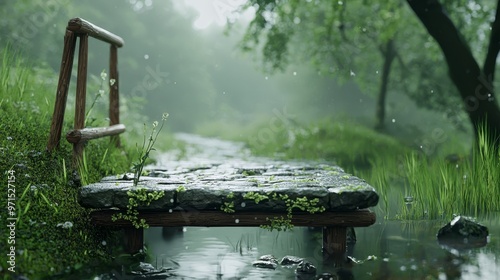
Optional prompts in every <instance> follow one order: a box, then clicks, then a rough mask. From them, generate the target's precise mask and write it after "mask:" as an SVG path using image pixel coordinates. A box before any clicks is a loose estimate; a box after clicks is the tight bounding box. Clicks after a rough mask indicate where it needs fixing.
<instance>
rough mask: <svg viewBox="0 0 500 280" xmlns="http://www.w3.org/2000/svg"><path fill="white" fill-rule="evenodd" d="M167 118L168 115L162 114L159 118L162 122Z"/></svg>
mask: <svg viewBox="0 0 500 280" xmlns="http://www.w3.org/2000/svg"><path fill="white" fill-rule="evenodd" d="M167 118H168V113H163V115H162V116H161V119H162V120H163V121H164V120H166V119H167Z"/></svg>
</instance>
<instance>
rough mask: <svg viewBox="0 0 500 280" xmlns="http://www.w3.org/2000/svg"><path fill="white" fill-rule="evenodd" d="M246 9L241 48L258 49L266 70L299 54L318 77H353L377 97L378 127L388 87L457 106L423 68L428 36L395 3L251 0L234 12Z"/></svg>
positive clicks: (439, 72) (426, 101) (422, 100)
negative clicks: (251, 13) (251, 12)
mask: <svg viewBox="0 0 500 280" xmlns="http://www.w3.org/2000/svg"><path fill="white" fill-rule="evenodd" d="M250 8H253V9H255V11H256V12H255V14H256V16H255V18H254V19H253V20H252V22H251V23H250V25H249V26H248V28H247V32H246V34H245V36H244V37H243V40H242V42H241V47H242V49H243V50H245V51H257V50H261V51H262V55H263V60H264V61H265V69H266V71H269V72H273V71H281V70H283V69H285V67H286V66H287V65H288V62H289V61H290V60H291V58H293V60H297V58H301V59H302V60H304V61H312V62H313V64H314V65H315V67H316V69H317V70H318V72H320V73H321V74H323V75H330V76H333V77H335V78H336V79H337V80H339V81H346V80H353V81H355V82H356V83H357V84H358V86H360V87H361V89H362V90H363V91H364V92H366V93H370V94H373V95H376V98H377V108H376V127H377V128H382V127H383V125H384V120H385V111H386V110H385V103H386V101H385V100H386V96H387V93H388V92H389V91H390V90H391V91H398V92H405V93H406V94H408V95H409V96H410V97H411V98H413V99H414V100H416V101H417V103H418V104H419V105H422V106H425V107H427V108H431V109H440V110H442V109H443V108H445V107H449V106H450V104H451V105H456V104H459V100H458V99H457V98H453V97H451V98H450V95H446V94H436V93H440V92H446V91H448V88H449V86H450V85H451V83H447V82H446V79H443V77H444V75H445V71H443V69H442V68H439V67H428V65H432V63H429V59H425V55H426V54H425V53H423V52H422V46H425V47H424V48H425V49H426V50H429V51H430V52H431V53H437V52H438V49H437V48H436V47H435V46H433V45H432V44H427V41H428V37H429V36H428V34H426V32H425V31H424V30H423V29H421V28H416V27H415V26H417V27H418V22H417V20H416V19H414V18H413V17H412V16H411V11H410V10H408V9H403V7H402V3H401V1H398V0H391V1H385V2H384V3H380V4H373V5H368V4H366V3H363V2H362V1H356V2H349V5H348V4H347V3H346V2H345V1H333V0H332V1H297V0H288V1H277V0H261V1H259V0H252V1H249V2H248V4H247V5H246V6H244V7H242V9H241V10H242V11H243V10H245V9H250ZM373 14H377V15H378V16H377V17H373ZM412 19H413V21H412ZM263 38H265V41H263V40H262V39H263ZM415 66H416V67H415ZM443 81H444V82H443ZM376 89H378V90H376Z"/></svg>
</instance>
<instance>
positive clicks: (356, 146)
mask: <svg viewBox="0 0 500 280" xmlns="http://www.w3.org/2000/svg"><path fill="white" fill-rule="evenodd" d="M264 130H266V131H267V132H269V133H267V134H266V138H265V139H261V138H259V133H260V132H261V131H264ZM244 135H252V136H249V137H241V138H240V139H239V140H243V141H246V142H247V144H248V146H249V148H250V149H251V150H252V152H253V153H255V154H257V155H264V156H274V157H276V156H278V157H281V158H287V159H291V158H299V159H322V160H328V161H334V162H336V163H337V164H339V165H341V166H342V167H343V168H345V169H347V170H348V171H349V172H353V170H355V169H358V170H359V169H367V168H369V167H370V166H371V165H372V164H371V163H372V162H373V161H374V160H375V159H376V158H384V159H385V158H387V159H390V158H395V157H396V156H397V155H400V154H405V153H407V152H409V151H410V149H409V148H407V147H406V146H405V145H403V144H402V143H400V142H399V141H397V140H396V139H394V138H392V137H390V136H387V135H384V134H381V133H377V132H375V131H373V130H372V129H369V128H367V127H364V126H362V125H359V124H356V123H354V122H348V121H341V120H335V119H330V118H328V119H327V118H325V119H324V120H322V121H316V122H314V123H311V124H310V125H308V126H302V125H299V124H296V125H288V126H283V127H282V129H279V130H274V131H271V130H267V126H266V125H265V124H258V125H255V126H253V127H252V128H249V129H248V130H247V131H246V132H245V133H244ZM255 135H256V137H255ZM264 140H265V141H264Z"/></svg>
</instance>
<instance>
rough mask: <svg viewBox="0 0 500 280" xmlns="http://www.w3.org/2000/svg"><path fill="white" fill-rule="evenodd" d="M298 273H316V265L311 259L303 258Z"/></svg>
mask: <svg viewBox="0 0 500 280" xmlns="http://www.w3.org/2000/svg"><path fill="white" fill-rule="evenodd" d="M295 272H296V273H297V274H316V267H315V266H314V264H312V263H311V262H310V261H307V260H303V261H301V262H300V263H299V265H298V266H297V269H296V270H295Z"/></svg>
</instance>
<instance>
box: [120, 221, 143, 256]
mask: <svg viewBox="0 0 500 280" xmlns="http://www.w3.org/2000/svg"><path fill="white" fill-rule="evenodd" d="M124 231H125V249H126V252H127V253H129V254H135V253H137V252H139V251H140V250H142V248H143V247H144V230H143V229H142V228H140V229H137V228H135V227H127V228H124Z"/></svg>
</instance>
